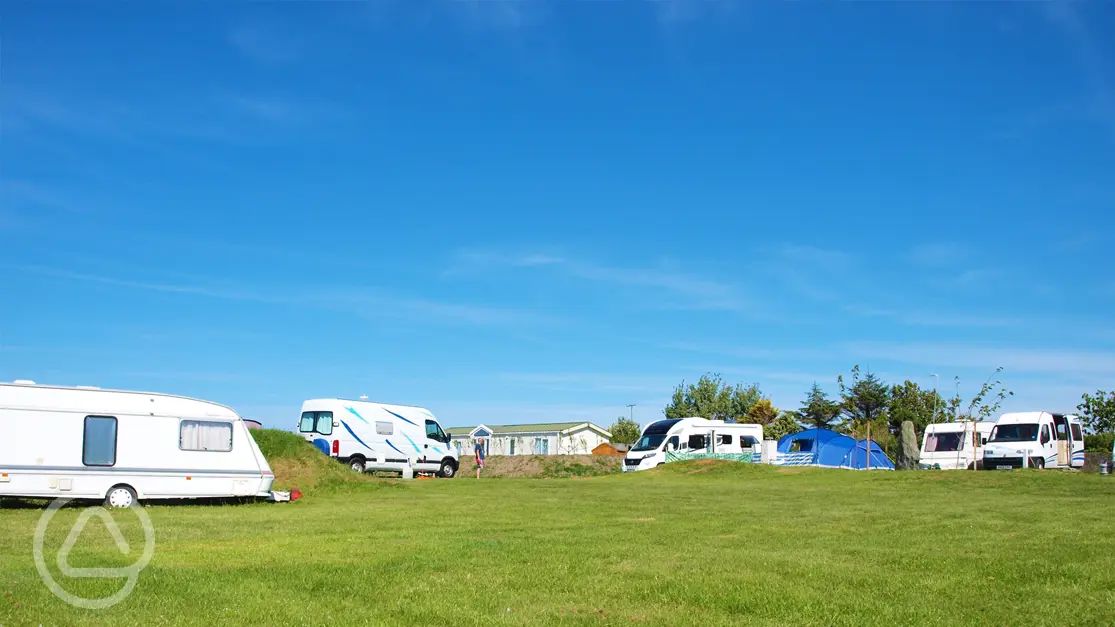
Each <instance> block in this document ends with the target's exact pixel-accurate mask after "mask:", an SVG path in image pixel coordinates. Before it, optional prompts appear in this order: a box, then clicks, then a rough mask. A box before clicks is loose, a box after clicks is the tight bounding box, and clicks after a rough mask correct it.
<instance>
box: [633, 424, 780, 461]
mask: <svg viewBox="0 0 1115 627" xmlns="http://www.w3.org/2000/svg"><path fill="white" fill-rule="evenodd" d="M762 441H763V427H762V425H757V424H738V423H733V422H724V421H723V420H708V419H706V418H674V419H667V420H659V421H656V422H652V423H650V424H649V425H647V427H646V428H645V429H643V433H642V435H640V436H639V439H638V441H636V442H635V444H633V445H631V449H630V450H628V451H627V455H626V456H624V458H623V471H624V472H633V471H636V470H648V469H650V468H656V467H658V466H661V465H662V464H664V463H666V452H667V451H674V452H678V453H758V452H759V450H760V449H759V447H760V446H761V444H762Z"/></svg>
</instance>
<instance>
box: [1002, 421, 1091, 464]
mask: <svg viewBox="0 0 1115 627" xmlns="http://www.w3.org/2000/svg"><path fill="white" fill-rule="evenodd" d="M1082 466H1084V429H1083V426H1082V425H1081V422H1080V418H1078V417H1077V416H1073V415H1071V414H1069V415H1064V414H1053V413H1050V412H1046V411H1027V412H1017V413H1012V414H1003V415H1002V416H1000V417H999V420H998V422H996V423H995V429H994V430H992V431H991V438H990V439H988V440H987V445H986V446H985V447H984V450H983V468H984V469H987V470H1007V469H1010V468H1080V467H1082Z"/></svg>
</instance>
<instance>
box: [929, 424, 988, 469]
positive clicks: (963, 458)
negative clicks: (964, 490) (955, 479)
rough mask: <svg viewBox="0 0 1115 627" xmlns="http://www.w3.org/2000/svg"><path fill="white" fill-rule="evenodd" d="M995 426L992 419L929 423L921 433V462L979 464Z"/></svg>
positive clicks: (932, 466)
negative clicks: (984, 446)
mask: <svg viewBox="0 0 1115 627" xmlns="http://www.w3.org/2000/svg"><path fill="white" fill-rule="evenodd" d="M994 428H995V423H994V422H992V421H990V420H985V421H982V422H973V421H970V420H969V421H966V422H937V423H933V424H931V425H928V426H926V427H925V433H924V434H922V436H921V455H920V458H919V461H918V466H920V467H921V468H923V469H937V470H961V469H965V468H967V469H971V468H975V467H976V466H977V465H978V464H979V463H980V461H981V460H982V459H983V445H984V444H986V443H987V440H988V438H990V437H991V430H992V429H994Z"/></svg>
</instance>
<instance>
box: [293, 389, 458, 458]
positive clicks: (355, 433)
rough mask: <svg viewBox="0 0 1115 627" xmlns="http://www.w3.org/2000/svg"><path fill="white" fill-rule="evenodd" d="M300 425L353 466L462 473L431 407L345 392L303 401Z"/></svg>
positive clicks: (325, 449) (308, 437)
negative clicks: (372, 399) (389, 402)
mask: <svg viewBox="0 0 1115 627" xmlns="http://www.w3.org/2000/svg"><path fill="white" fill-rule="evenodd" d="M298 431H299V432H300V433H301V434H302V436H303V437H304V438H306V441H308V442H311V443H313V445H314V446H316V447H317V448H318V449H319V450H321V452H322V453H325V454H326V455H329V456H331V457H334V458H336V459H337V460H339V461H340V462H342V463H344V464H347V465H349V466H350V467H352V469H353V470H356V471H359V472H364V471H388V472H398V473H401V474H403V475H404V476H405V475H406V474H407V473H408V472H411V473H413V472H436V473H438V475H440V476H442V477H446V478H450V477H453V476H455V475H456V474H457V468H458V467H459V466H460V464H459V463H458V461H457V453H456V451H454V450H453V448H452V447H451V446H449V434H448V433H446V432H445V431H443V430H442V428H441V425H440V424H439V423H438V421H437V419H436V418H434V415H433V414H432V413H430V410H428V409H423V408H422V407H410V406H407V405H385V404H383V403H371V402H368V401H362V400H361V401H350V400H345V399H341V398H319V399H313V400H308V401H305V402H304V403H302V417H301V419H299V421H298Z"/></svg>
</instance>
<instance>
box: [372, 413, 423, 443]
mask: <svg viewBox="0 0 1115 627" xmlns="http://www.w3.org/2000/svg"><path fill="white" fill-rule="evenodd" d="M380 409H382V410H383V411H385V412H387V413H389V414H391V415H392V416H394V417H396V418H398V419H399V420H402V421H403V422H407V423H410V424H412V425H414V426H416V427H417V426H418V425H417V424H415V423H413V422H410V421H409V420H407V419H406V418H403V417H402V416H400V415H399V414H396V413H395V412H393V411H391V410H390V409H386V408H383V407H380ZM407 439H408V440H409V439H410V438H407Z"/></svg>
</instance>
